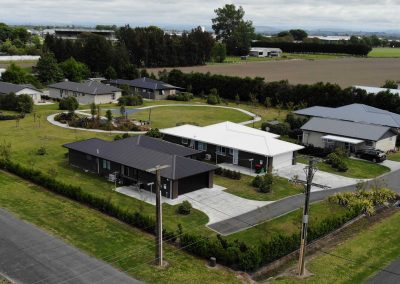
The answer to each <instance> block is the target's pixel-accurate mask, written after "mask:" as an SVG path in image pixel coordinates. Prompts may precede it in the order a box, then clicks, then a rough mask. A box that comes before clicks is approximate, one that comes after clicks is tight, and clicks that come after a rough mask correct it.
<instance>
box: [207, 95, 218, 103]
mask: <svg viewBox="0 0 400 284" xmlns="http://www.w3.org/2000/svg"><path fill="white" fill-rule="evenodd" d="M207 103H208V104H209V105H218V104H220V103H221V99H220V98H219V96H218V95H216V96H215V95H209V96H208V97H207Z"/></svg>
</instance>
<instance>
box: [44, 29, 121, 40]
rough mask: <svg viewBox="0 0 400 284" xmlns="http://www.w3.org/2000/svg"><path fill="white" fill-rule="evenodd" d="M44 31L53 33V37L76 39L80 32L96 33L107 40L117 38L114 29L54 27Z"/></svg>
mask: <svg viewBox="0 0 400 284" xmlns="http://www.w3.org/2000/svg"><path fill="white" fill-rule="evenodd" d="M46 33H48V34H53V35H54V36H55V37H58V38H62V39H70V40H76V39H78V38H79V36H80V35H82V34H85V33H86V34H87V33H91V34H96V35H101V36H104V37H105V38H106V39H108V40H112V41H115V40H117V38H116V37H115V31H113V30H94V29H54V30H47V31H46Z"/></svg>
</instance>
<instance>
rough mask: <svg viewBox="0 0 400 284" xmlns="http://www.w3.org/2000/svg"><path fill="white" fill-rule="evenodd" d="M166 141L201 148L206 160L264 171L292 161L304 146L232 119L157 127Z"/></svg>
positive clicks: (284, 165)
mask: <svg viewBox="0 0 400 284" xmlns="http://www.w3.org/2000/svg"><path fill="white" fill-rule="evenodd" d="M160 131H161V132H162V133H163V134H164V138H163V139H165V140H167V141H170V142H174V143H177V144H180V145H184V146H187V147H189V148H193V149H196V150H199V151H202V152H203V153H204V154H205V155H206V156H208V159H209V160H212V161H215V162H216V163H217V164H218V163H228V164H233V165H238V166H242V167H246V168H250V169H254V168H255V167H256V165H259V166H260V165H261V166H262V168H263V169H264V170H265V171H269V172H271V171H272V169H279V168H282V167H286V166H290V165H292V164H294V163H295V160H296V151H298V150H300V149H303V148H304V147H303V146H300V145H297V144H293V143H289V142H286V141H282V140H279V139H277V138H279V135H276V134H273V133H270V132H266V131H262V130H259V129H255V128H251V127H247V126H244V125H240V124H237V123H233V122H229V121H226V122H222V123H217V124H213V125H209V126H204V127H200V126H194V125H188V124H185V125H181V126H177V127H173V128H168V129H162V130H160Z"/></svg>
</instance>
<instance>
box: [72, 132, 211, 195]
mask: <svg viewBox="0 0 400 284" xmlns="http://www.w3.org/2000/svg"><path fill="white" fill-rule="evenodd" d="M64 147H65V148H67V149H68V151H69V152H68V157H69V164H70V165H71V166H73V167H77V168H80V169H82V170H84V171H88V172H91V173H95V174H98V175H100V176H104V177H109V176H110V175H116V176H117V177H118V179H119V181H120V182H121V183H123V184H124V185H132V184H136V185H139V186H140V187H141V188H143V189H146V190H150V187H151V186H150V185H149V183H152V182H154V180H155V176H154V174H153V173H149V172H147V170H148V169H151V168H154V167H155V166H157V165H168V166H169V167H168V168H165V169H163V170H161V184H162V189H161V193H162V195H163V196H165V197H168V198H176V197H178V196H179V195H181V194H184V193H187V192H191V191H194V190H197V189H201V188H205V187H208V188H211V187H213V175H214V170H215V169H216V167H215V166H213V165H210V164H207V163H203V162H200V161H198V160H196V159H193V158H194V157H195V156H196V155H198V154H199V151H197V150H194V149H190V148H186V147H182V146H179V145H176V144H173V143H169V142H166V141H163V140H159V139H155V138H151V137H147V136H136V137H131V138H127V139H122V140H117V141H112V142H109V141H104V140H101V139H97V138H93V139H89V140H84V141H79V142H73V143H68V144H65V145H64Z"/></svg>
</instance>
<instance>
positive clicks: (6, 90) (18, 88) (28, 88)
mask: <svg viewBox="0 0 400 284" xmlns="http://www.w3.org/2000/svg"><path fill="white" fill-rule="evenodd" d="M10 93H14V94H15V95H17V96H19V95H22V94H24V95H29V96H30V97H31V98H32V100H33V102H34V103H38V102H40V101H41V96H42V92H41V91H40V90H38V89H36V88H35V87H34V86H32V85H31V84H12V83H8V82H2V81H0V96H1V95H8V94H10Z"/></svg>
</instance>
